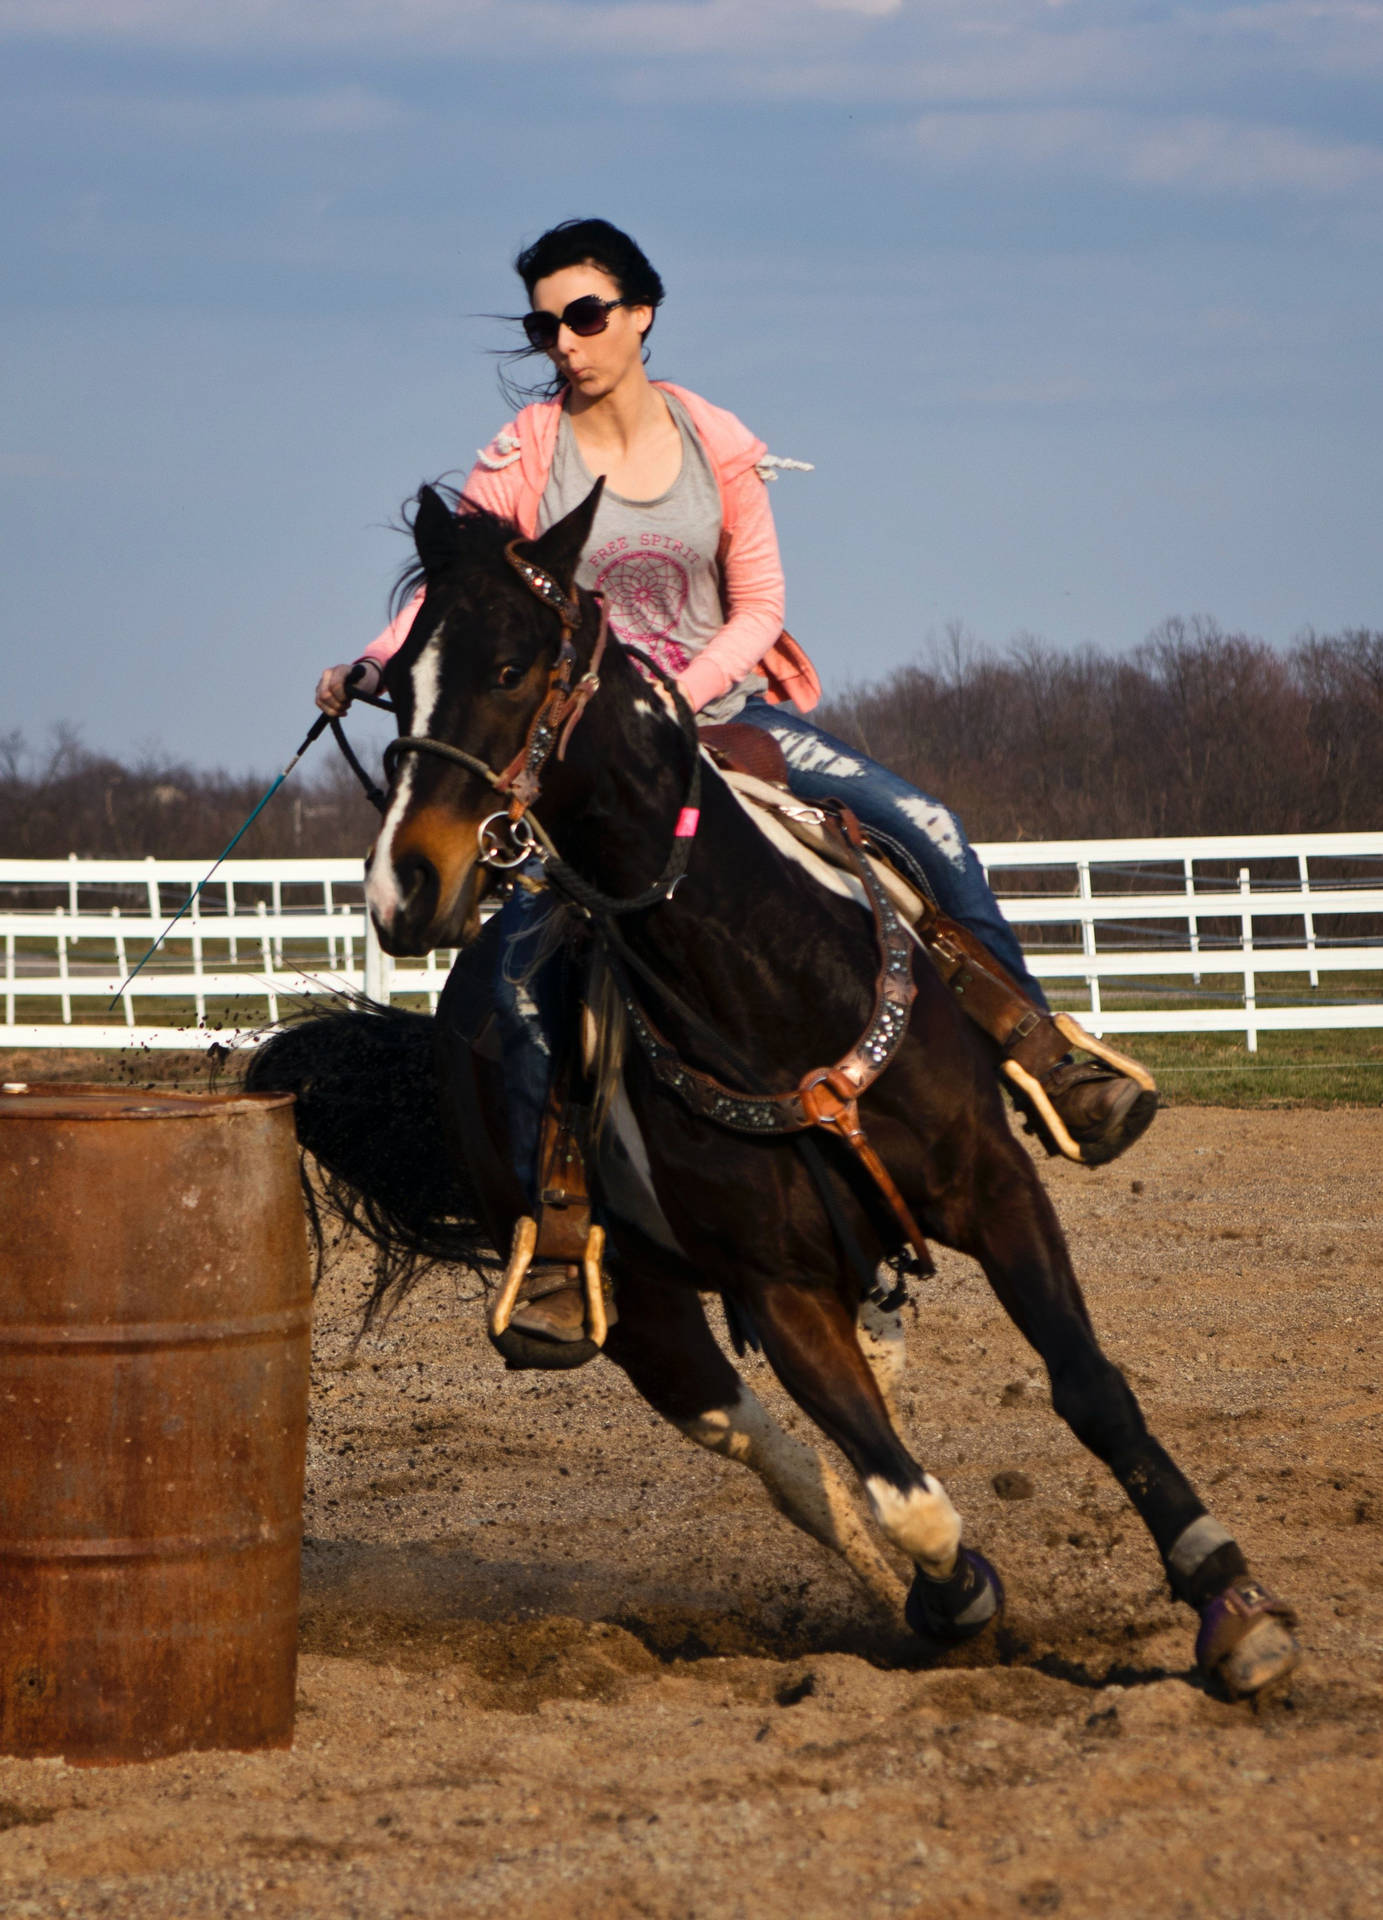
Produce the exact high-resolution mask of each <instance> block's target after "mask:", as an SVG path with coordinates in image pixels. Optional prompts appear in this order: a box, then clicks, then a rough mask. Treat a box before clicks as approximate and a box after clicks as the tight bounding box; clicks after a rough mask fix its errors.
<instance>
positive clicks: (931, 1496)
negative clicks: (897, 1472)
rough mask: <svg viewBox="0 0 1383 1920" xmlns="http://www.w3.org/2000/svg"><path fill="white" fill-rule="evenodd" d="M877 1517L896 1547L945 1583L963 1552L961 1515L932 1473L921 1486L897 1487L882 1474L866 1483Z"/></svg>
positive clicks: (925, 1474) (872, 1476) (923, 1569)
mask: <svg viewBox="0 0 1383 1920" xmlns="http://www.w3.org/2000/svg"><path fill="white" fill-rule="evenodd" d="M864 1484H865V1490H866V1491H867V1493H868V1494H869V1500H870V1504H871V1506H872V1507H873V1509H874V1517H875V1519H876V1520H877V1521H878V1523H879V1525H880V1526H881V1527H882V1528H883V1530H884V1532H885V1533H886V1534H887V1535H888V1537H889V1539H890V1540H891V1541H892V1542H893V1544H894V1546H895V1547H897V1548H898V1549H899V1551H900V1552H901V1553H905V1554H906V1555H907V1556H908V1558H909V1560H913V1561H915V1562H916V1563H917V1565H918V1566H919V1567H921V1569H922V1571H923V1572H924V1573H927V1574H930V1575H931V1577H932V1579H934V1580H944V1579H945V1578H946V1577H947V1575H948V1574H949V1573H951V1571H952V1570H953V1568H954V1567H955V1564H956V1554H957V1552H958V1551H959V1549H960V1515H959V1514H958V1513H957V1512H956V1510H955V1508H954V1507H953V1506H952V1505H951V1496H950V1495H949V1494H948V1493H947V1491H946V1489H945V1487H943V1486H942V1484H941V1482H940V1481H939V1480H933V1478H932V1476H931V1475H930V1474H929V1473H924V1474H923V1476H922V1485H921V1486H920V1487H895V1486H894V1485H893V1483H892V1482H891V1481H889V1480H885V1479H884V1478H883V1476H882V1474H877V1473H871V1474H870V1476H869V1478H868V1479H867V1480H866V1481H865V1483H864Z"/></svg>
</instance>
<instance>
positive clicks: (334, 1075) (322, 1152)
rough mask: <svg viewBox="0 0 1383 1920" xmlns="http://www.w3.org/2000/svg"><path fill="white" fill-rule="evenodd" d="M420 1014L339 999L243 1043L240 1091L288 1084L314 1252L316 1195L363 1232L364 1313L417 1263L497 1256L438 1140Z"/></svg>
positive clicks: (424, 1266)
mask: <svg viewBox="0 0 1383 1920" xmlns="http://www.w3.org/2000/svg"><path fill="white" fill-rule="evenodd" d="M433 1044H434V1043H433V1021H432V1017H431V1015H429V1014H424V1013H408V1012H405V1011H404V1010H403V1009H401V1008H398V1007H384V1006H377V1005H376V1004H375V1003H374V1002H372V1001H368V1000H351V1001H349V1002H348V1003H346V1004H345V1005H343V1004H342V1003H341V1001H340V1000H337V1001H335V1002H334V1003H333V1004H332V1005H330V1006H328V1007H327V1008H324V1009H318V1008H309V1009H308V1010H307V1011H305V1012H304V1013H301V1014H299V1015H297V1016H296V1017H295V1018H293V1019H291V1020H290V1021H289V1022H288V1023H287V1024H286V1025H285V1026H283V1027H280V1028H279V1030H278V1031H277V1032H276V1033H273V1034H271V1035H270V1036H269V1038H268V1039H267V1040H265V1041H264V1042H262V1044H261V1045H260V1046H259V1047H258V1048H257V1049H256V1050H255V1053H254V1055H253V1056H252V1058H251V1060H250V1065H249V1070H248V1072H247V1073H246V1075H245V1087H246V1090H247V1091H248V1092H251V1093H293V1094H296V1095H297V1107H296V1112H295V1117H296V1120H297V1128H298V1139H299V1141H300V1143H301V1145H302V1146H303V1147H304V1149H305V1150H306V1151H307V1152H308V1153H310V1154H311V1155H312V1158H313V1160H314V1161H315V1162H316V1168H317V1177H316V1180H315V1181H313V1180H310V1179H309V1178H308V1177H307V1174H306V1171H305V1172H304V1180H303V1186H304V1191H305V1192H306V1194H307V1199H308V1210H309V1214H310V1216H311V1219H312V1225H313V1231H314V1235H315V1238H316V1241H317V1249H318V1254H319V1258H320V1255H321V1252H322V1246H323V1242H322V1232H321V1219H320V1212H319V1208H322V1207H324V1208H325V1210H326V1211H327V1212H328V1213H329V1214H333V1215H335V1216H336V1217H338V1218H339V1219H341V1220H342V1221H344V1222H346V1223H347V1224H348V1225H349V1226H351V1227H354V1228H355V1229H356V1230H357V1231H358V1232H360V1233H362V1234H363V1235H364V1236H365V1238H366V1239H367V1240H369V1241H370V1242H371V1244H372V1245H373V1246H374V1248H375V1251H376V1256H377V1257H376V1261H375V1283H374V1289H373V1292H372V1294H371V1297H370V1301H369V1305H368V1306H367V1308H366V1324H367V1325H368V1324H369V1322H370V1321H371V1320H373V1319H374V1318H375V1316H376V1315H377V1314H378V1313H379V1311H380V1310H381V1308H383V1307H386V1306H390V1305H393V1304H394V1303H395V1302H397V1300H398V1299H400V1298H401V1297H402V1295H403V1294H404V1293H405V1292H406V1291H407V1289H408V1287H409V1286H410V1285H411V1284H412V1283H413V1282H414V1281H415V1280H416V1279H418V1278H419V1277H420V1276H421V1275H422V1274H423V1273H425V1272H427V1271H428V1269H429V1268H431V1267H433V1266H435V1265H437V1264H439V1263H445V1264H447V1265H455V1266H464V1267H469V1268H471V1269H472V1270H474V1271H482V1272H483V1271H484V1270H486V1269H491V1270H492V1269H494V1268H495V1267H496V1266H497V1264H499V1263H498V1260H497V1256H496V1254H495V1251H494V1249H493V1248H492V1247H491V1246H490V1245H489V1244H488V1242H487V1239H486V1235H485V1230H484V1228H483V1227H482V1226H481V1225H480V1210H479V1205H478V1202H477V1199H476V1196H475V1192H474V1189H473V1187H472V1185H471V1183H470V1180H469V1178H468V1177H467V1174H466V1169H465V1166H464V1164H463V1163H462V1161H461V1158H460V1155H459V1154H457V1153H454V1152H452V1151H451V1150H450V1149H449V1145H448V1138H447V1131H446V1128H445V1126H444V1123H443V1116H442V1112H441V1106H440V1102H439V1099H438V1088H437V1076H436V1070H435V1067H434V1064H433Z"/></svg>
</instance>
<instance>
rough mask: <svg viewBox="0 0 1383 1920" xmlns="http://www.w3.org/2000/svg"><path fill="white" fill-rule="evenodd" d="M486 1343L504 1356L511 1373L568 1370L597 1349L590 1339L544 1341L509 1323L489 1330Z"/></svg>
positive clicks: (592, 1358)
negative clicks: (489, 1333)
mask: <svg viewBox="0 0 1383 1920" xmlns="http://www.w3.org/2000/svg"><path fill="white" fill-rule="evenodd" d="M490 1344H491V1346H493V1347H494V1348H496V1350H497V1351H498V1352H500V1353H502V1354H503V1355H504V1364H505V1366H506V1367H508V1369H509V1371H510V1372H511V1373H525V1372H532V1371H546V1372H548V1373H562V1372H568V1371H569V1370H570V1369H571V1368H572V1367H584V1366H585V1364H586V1362H587V1361H588V1360H594V1359H595V1357H596V1355H597V1354H598V1353H599V1352H600V1348H599V1347H598V1346H597V1345H596V1343H595V1341H594V1340H545V1339H543V1338H542V1337H541V1336H540V1335H537V1334H532V1333H525V1332H524V1330H523V1328H522V1327H516V1326H513V1325H512V1324H511V1325H509V1326H507V1327H506V1328H505V1329H504V1332H503V1333H492V1334H491V1335H490Z"/></svg>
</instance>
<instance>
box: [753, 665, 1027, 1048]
mask: <svg viewBox="0 0 1383 1920" xmlns="http://www.w3.org/2000/svg"><path fill="white" fill-rule="evenodd" d="M737 718H738V719H740V720H742V721H744V722H745V723H746V724H747V725H749V726H751V727H762V729H763V730H764V732H765V733H767V734H771V735H772V737H773V738H774V739H775V740H776V741H777V742H778V745H779V746H780V747H781V748H782V749H783V757H784V759H785V760H786V761H787V763H788V785H789V787H790V788H791V789H792V791H793V792H794V793H795V794H796V795H797V798H798V799H799V800H806V801H808V802H810V803H819V802H820V801H822V800H825V799H828V798H830V797H831V796H832V795H839V797H840V798H841V799H842V800H844V801H845V802H846V804H847V805H848V806H849V807H850V809H851V811H852V812H853V813H854V814H855V816H856V818H857V819H858V820H859V821H860V823H861V825H862V826H865V827H868V829H869V831H870V832H871V833H872V834H874V835H875V836H876V837H877V838H878V839H880V840H883V841H886V842H887V844H888V846H889V848H890V849H891V850H892V851H893V852H895V853H897V854H900V855H901V856H902V865H903V868H904V871H906V870H907V869H908V868H909V867H911V868H912V869H913V870H914V871H915V873H916V874H917V876H918V878H920V880H921V881H922V884H923V886H924V887H925V889H926V891H927V892H928V893H929V894H930V895H931V897H932V898H933V900H935V901H936V904H937V905H938V906H939V907H940V908H941V911H942V912H943V913H948V914H949V915H950V916H951V918H952V919H953V920H959V922H960V924H961V925H962V926H963V927H966V928H968V929H969V931H970V932H971V933H973V934H974V935H975V937H976V939H977V940H980V941H982V942H983V943H984V945H985V946H986V947H988V949H989V951H990V952H991V953H992V954H993V955H994V958H995V959H996V960H998V961H999V962H1000V963H1001V965H1003V966H1004V967H1006V968H1007V969H1008V971H1009V972H1010V973H1011V974H1012V975H1013V978H1014V979H1015V980H1016V981H1017V982H1018V985H1019V986H1020V987H1021V988H1022V989H1023V991H1024V993H1026V994H1027V995H1028V996H1029V998H1030V999H1032V1000H1034V1001H1036V1003H1037V1005H1038V1006H1039V1007H1041V1008H1043V1010H1044V1011H1046V1010H1047V996H1046V995H1045V994H1044V993H1043V991H1042V989H1041V987H1040V986H1039V985H1038V984H1037V982H1036V980H1034V978H1033V977H1032V975H1031V974H1030V973H1029V972H1028V966H1027V962H1026V961H1025V960H1024V958H1023V949H1022V948H1021V947H1020V946H1019V944H1018V940H1017V936H1016V935H1015V933H1014V931H1013V928H1012V927H1011V926H1010V925H1009V923H1008V921H1007V920H1005V918H1004V916H1003V911H1002V909H1001V908H1000V906H999V903H998V901H997V900H996V899H995V898H994V895H993V893H992V892H991V891H990V887H989V882H988V881H987V880H986V879H985V877H984V868H983V867H982V866H981V865H980V863H979V861H978V859H977V858H976V857H975V849H974V848H973V847H972V846H971V844H970V842H969V841H968V840H967V839H966V837H965V829H964V827H962V825H961V824H960V821H959V820H957V818H956V816H955V815H954V814H953V813H951V812H949V811H948V810H947V808H945V807H943V806H942V804H941V802H940V801H939V800H933V799H932V798H931V797H930V796H929V795H928V794H925V793H922V792H921V791H920V790H919V789H918V788H917V787H913V786H909V785H908V782H907V781H906V780H901V779H899V777H898V775H897V774H896V773H890V772H889V770H888V768H887V767H881V766H880V765H879V763H878V761H877V760H871V759H869V757H868V756H867V755H866V754H863V753H860V752H859V751H858V749H857V748H855V747H847V746H846V744H845V742H844V741H843V740H837V739H836V738H835V736H834V735H833V734H829V733H826V732H824V731H823V729H822V728H820V727H816V726H813V725H812V723H811V721H810V720H804V719H803V718H802V715H801V714H800V713H794V712H793V711H792V710H791V708H788V707H775V706H772V705H770V703H769V702H768V701H767V700H765V699H763V698H762V697H761V696H760V695H759V694H751V695H750V697H749V699H748V700H747V701H746V702H745V705H744V708H743V711H742V712H741V713H740V714H739V715H738V716H737Z"/></svg>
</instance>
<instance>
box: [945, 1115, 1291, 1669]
mask: <svg viewBox="0 0 1383 1920" xmlns="http://www.w3.org/2000/svg"><path fill="white" fill-rule="evenodd" d="M986 1174H987V1175H988V1176H989V1177H988V1178H986V1177H985V1176H986ZM975 1191H976V1195H977V1199H976V1203H975V1208H974V1217H973V1218H972V1219H971V1220H970V1221H969V1222H967V1226H968V1229H969V1231H968V1233H967V1234H964V1235H958V1236H957V1239H956V1242H955V1244H957V1245H962V1246H963V1247H964V1249H965V1251H966V1252H968V1253H973V1254H974V1255H975V1257H976V1258H977V1259H978V1260H979V1261H980V1262H981V1264H982V1265H983V1267H984V1270H985V1273H986V1275H987V1276H988V1279H989V1282H990V1285H991V1286H992V1287H993V1288H994V1291H995V1293H996V1294H997V1295H998V1297H999V1299H1000V1300H1001V1301H1002V1303H1003V1305H1004V1307H1005V1308H1006V1309H1007V1311H1008V1313H1009V1315H1010V1316H1011V1318H1012V1319H1013V1321H1014V1323H1015V1324H1016V1326H1017V1327H1018V1329H1019V1331H1020V1332H1021V1333H1022V1334H1023V1335H1024V1336H1025V1338H1026V1339H1027V1340H1028V1341H1030V1342H1031V1344H1032V1346H1033V1347H1034V1348H1035V1349H1036V1351H1037V1353H1038V1354H1039V1355H1040V1356H1041V1358H1042V1360H1043V1361H1044V1362H1045V1364H1046V1367H1047V1373H1048V1377H1049V1378H1050V1381H1051V1387H1052V1405H1053V1406H1054V1408H1055V1409H1056V1411H1057V1412H1058V1413H1059V1414H1060V1415H1061V1417H1062V1419H1063V1420H1065V1421H1066V1423H1067V1425H1068V1426H1069V1427H1070V1428H1071V1430H1072V1432H1073V1433H1074V1434H1075V1436H1076V1438H1077V1439H1078V1440H1079V1441H1080V1442H1081V1443H1082V1445H1084V1446H1086V1447H1088V1448H1089V1449H1090V1451H1091V1452H1092V1453H1094V1454H1096V1455H1097V1456H1098V1458H1099V1459H1101V1460H1103V1461H1104V1463H1105V1465H1106V1466H1107V1467H1108V1468H1109V1470H1110V1472H1111V1473H1113V1475H1114V1476H1115V1478H1116V1479H1117V1480H1118V1481H1119V1483H1120V1485H1121V1486H1122V1487H1123V1488H1124V1491H1125V1492H1126V1493H1127V1494H1128V1497H1129V1499H1130V1500H1131V1501H1132V1502H1133V1504H1134V1506H1135V1508H1136V1509H1137V1510H1138V1513H1139V1515H1140V1516H1141V1518H1142V1520H1143V1522H1144V1524H1145V1525H1146V1526H1147V1528H1148V1531H1149V1532H1150V1533H1151V1535H1152V1537H1153V1540H1154V1542H1155V1544H1156V1546H1157V1550H1158V1552H1159V1554H1160V1555H1161V1557H1162V1563H1163V1565H1164V1567H1165V1568H1166V1570H1167V1578H1168V1580H1169V1582H1170V1583H1171V1587H1172V1591H1173V1593H1175V1594H1176V1595H1177V1597H1178V1598H1179V1599H1181V1600H1184V1601H1185V1602H1186V1603H1187V1605H1188V1606H1191V1607H1194V1608H1195V1609H1196V1611H1197V1612H1198V1613H1199V1614H1200V1616H1201V1632H1200V1635H1199V1637H1198V1639H1197V1642H1196V1656H1197V1659H1198V1660H1199V1662H1200V1664H1201V1667H1202V1669H1203V1670H1204V1671H1205V1672H1206V1673H1207V1674H1213V1675H1215V1676H1216V1677H1217V1678H1219V1679H1220V1680H1221V1681H1222V1682H1223V1684H1224V1685H1225V1687H1226V1688H1227V1690H1228V1691H1229V1692H1230V1693H1233V1694H1241V1695H1242V1694H1251V1693H1255V1692H1257V1691H1259V1690H1260V1689H1261V1688H1262V1687H1264V1686H1266V1685H1267V1684H1268V1683H1269V1682H1270V1681H1273V1680H1276V1679H1278V1678H1280V1677H1281V1676H1282V1675H1283V1674H1285V1673H1287V1672H1289V1671H1290V1670H1291V1668H1292V1666H1293V1665H1295V1662H1296V1658H1297V1648H1296V1643H1295V1642H1294V1641H1293V1639H1292V1636H1291V1634H1290V1632H1289V1631H1288V1629H1287V1622H1288V1621H1289V1620H1290V1613H1289V1610H1288V1609H1287V1608H1286V1607H1285V1606H1283V1604H1282V1603H1281V1602H1280V1601H1278V1600H1276V1599H1274V1597H1273V1596H1272V1595H1271V1594H1270V1593H1268V1592H1267V1590H1266V1589H1265V1588H1263V1587H1262V1586H1260V1585H1259V1583H1258V1582H1256V1581H1254V1580H1253V1579H1251V1578H1250V1576H1249V1572H1248V1568H1247V1565H1246V1563H1245V1560H1244V1556H1243V1554H1242V1553H1241V1552H1240V1550H1239V1547H1238V1545H1237V1543H1236V1542H1235V1540H1234V1539H1233V1537H1232V1535H1231V1534H1230V1533H1229V1532H1228V1531H1227V1530H1226V1528H1224V1527H1223V1526H1221V1524H1220V1522H1219V1521H1218V1520H1216V1519H1215V1518H1214V1516H1213V1515H1212V1514H1210V1513H1208V1512H1207V1511H1206V1508H1205V1506H1204V1504H1203V1502H1202V1501H1201V1500H1200V1498H1199V1497H1198V1495H1197V1494H1196V1491H1195V1489H1194V1488H1193V1487H1192V1485H1191V1483H1190V1481H1189V1480H1188V1479H1187V1478H1186V1476H1185V1474H1183V1473H1182V1471H1181V1469H1180V1468H1179V1467H1178V1466H1177V1465H1176V1463H1175V1461H1174V1460H1173V1459H1172V1458H1171V1456H1170V1454H1168V1453H1167V1451H1166V1449H1165V1448H1164V1447H1163V1446H1162V1445H1161V1444H1160V1443H1159V1442H1158V1441H1157V1440H1156V1439H1155V1438H1154V1437H1153V1435H1152V1434H1151V1433H1149V1431H1148V1428H1147V1423H1146V1422H1145V1420H1144V1418H1143V1413H1142V1409H1141V1408H1140V1407H1139V1405H1138V1402H1137V1400H1136V1399H1135V1397H1134V1395H1133V1392H1132V1389H1131V1388H1130V1387H1129V1385H1128V1382H1127V1381H1126V1380H1125V1379H1124V1376H1123V1374H1122V1373H1121V1372H1120V1371H1119V1369H1118V1368H1117V1367H1116V1366H1115V1365H1114V1363H1113V1362H1112V1361H1111V1360H1109V1359H1108V1358H1107V1357H1106V1355H1105V1354H1104V1353H1103V1352H1102V1351H1101V1348H1100V1345H1099V1342H1098V1340H1097V1339H1096V1338H1095V1333H1094V1330H1093V1328H1092V1327H1091V1324H1090V1316H1089V1314H1088V1313H1087V1311H1086V1306H1085V1301H1084V1299H1083V1298H1082V1296H1081V1291H1080V1285H1079V1282H1078V1281H1077V1279H1076V1276H1075V1273H1074V1271H1073V1269H1072V1266H1071V1260H1070V1255H1069V1254H1068V1252H1067V1250H1066V1242H1065V1239H1064V1238H1063V1236H1062V1232H1061V1229H1060V1226H1059V1225H1058V1223H1057V1219H1056V1214H1055V1212H1054V1211H1053V1208H1052V1205H1051V1202H1050V1200H1049V1199H1048V1198H1047V1195H1046V1192H1045V1190H1044V1189H1043V1187H1042V1185H1041V1182H1040V1181H1039V1180H1038V1178H1037V1175H1036V1173H1035V1172H1034V1171H1033V1168H1032V1163H1031V1161H1030V1160H1029V1159H1028V1157H1027V1155H1026V1153H1024V1152H1023V1150H1022V1148H1021V1147H1020V1146H1018V1145H1017V1143H1016V1142H1013V1141H1011V1140H1009V1139H1008V1138H1007V1137H1005V1139H1004V1140H1003V1141H1002V1142H991V1143H990V1144H989V1149H988V1153H987V1154H986V1155H982V1159H981V1164H980V1169H979V1175H978V1178H977V1184H976V1189H975Z"/></svg>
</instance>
